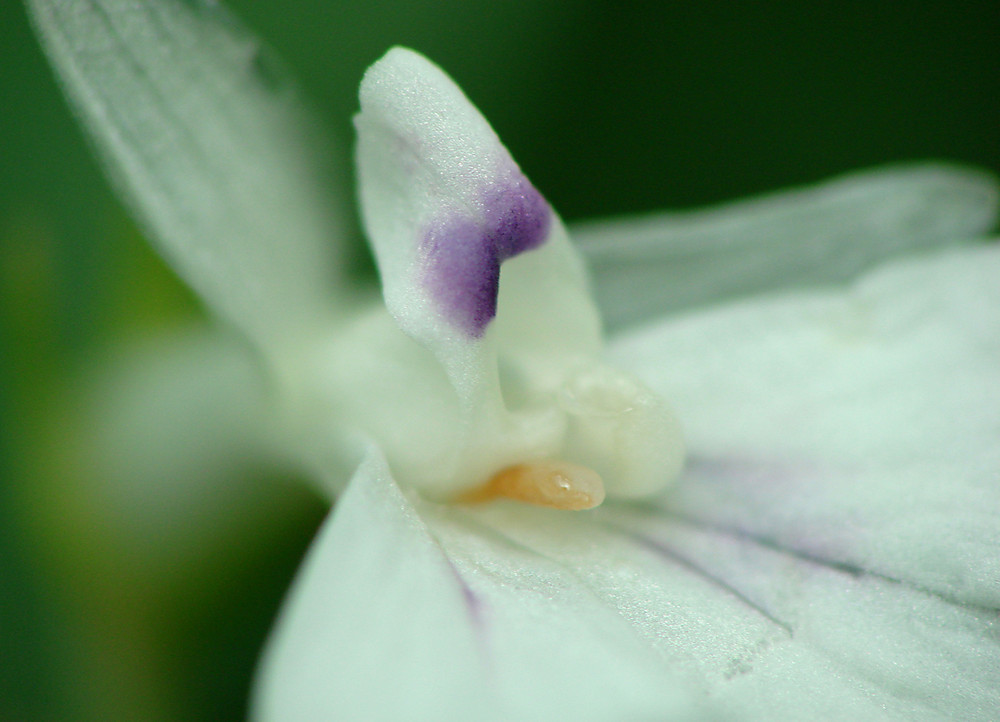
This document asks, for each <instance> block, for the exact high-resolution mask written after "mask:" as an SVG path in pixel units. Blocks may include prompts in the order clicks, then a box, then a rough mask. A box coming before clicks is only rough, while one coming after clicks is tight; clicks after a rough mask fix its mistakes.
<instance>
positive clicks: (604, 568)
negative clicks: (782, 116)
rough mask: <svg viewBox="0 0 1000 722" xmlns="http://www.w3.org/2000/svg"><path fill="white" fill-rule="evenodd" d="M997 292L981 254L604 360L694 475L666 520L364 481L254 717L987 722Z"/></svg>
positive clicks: (991, 702) (703, 327)
mask: <svg viewBox="0 0 1000 722" xmlns="http://www.w3.org/2000/svg"><path fill="white" fill-rule="evenodd" d="M998 273H1000V249H997V248H995V247H994V248H983V249H979V250H969V251H965V252H963V253H954V254H951V255H945V256H939V257H936V258H933V259H928V260H923V261H914V262H910V263H907V264H901V265H898V266H896V267H893V268H890V269H887V270H885V271H883V272H881V273H878V274H875V275H873V276H871V277H870V278H868V279H866V280H865V281H864V282H862V283H861V284H860V285H859V286H858V287H857V288H856V289H854V290H853V291H851V292H850V293H846V294H845V293H814V294H811V295H809V296H792V297H789V298H787V299H782V300H773V301H768V302H756V303H747V304H744V305H742V306H738V307H735V308H730V309H725V310H720V311H717V312H714V313H707V312H706V313H702V314H699V315H698V316H696V317H693V318H690V319H686V320H682V321H678V322H676V323H673V324H666V325H662V326H660V327H657V328H653V329H649V330H647V331H646V332H644V333H643V334H641V335H636V336H634V337H632V338H630V339H628V340H625V341H622V342H621V343H620V344H619V345H618V346H617V347H616V354H617V355H618V356H619V357H620V358H621V359H623V360H626V359H627V360H630V361H631V362H632V365H633V367H634V368H635V369H636V370H637V371H639V372H643V374H644V375H645V377H646V378H647V379H648V380H649V381H650V383H655V384H656V385H657V386H658V387H659V388H661V389H663V390H666V391H669V392H671V393H675V394H679V396H680V398H681V399H683V401H684V404H683V406H682V411H683V412H684V413H683V416H682V418H685V419H686V421H687V426H688V436H689V439H690V444H691V447H692V449H693V451H694V453H695V454H696V459H695V461H694V463H693V464H692V467H691V469H690V470H689V472H688V473H687V474H686V475H685V476H684V477H683V478H682V480H681V486H680V488H679V489H677V490H675V491H672V492H669V493H668V494H667V495H666V497H665V502H664V503H663V504H662V505H661V506H653V505H616V504H614V503H611V504H606V505H605V507H603V508H602V509H599V510H596V511H594V512H583V513H576V514H574V513H566V512H559V511H554V510H548V509H541V508H532V507H527V506H523V505H517V504H515V503H510V502H508V503H496V504H492V505H487V506H485V507H476V508H464V507H461V506H438V505H432V504H428V503H426V502H420V501H417V500H411V501H407V500H406V499H405V498H404V497H402V496H401V495H400V494H399V493H398V491H397V490H396V489H395V488H394V487H393V486H392V484H391V483H389V481H388V479H387V478H386V476H385V472H384V470H383V471H378V468H377V467H374V468H373V467H371V466H370V467H369V471H368V474H369V477H368V478H367V480H366V477H363V476H362V477H359V479H358V480H357V484H356V487H355V488H354V489H352V491H351V492H349V493H348V495H347V496H346V497H345V499H344V501H343V502H342V506H341V509H340V512H339V514H340V515H341V516H338V517H335V520H334V524H333V526H331V527H330V528H329V529H328V530H327V532H326V534H325V535H324V537H323V538H322V539H321V540H320V541H319V542H318V546H317V550H316V551H315V552H314V555H313V558H312V560H311V561H310V564H309V565H308V566H307V569H306V571H305V572H304V574H303V577H302V579H301V580H300V582H299V584H298V585H297V589H296V593H295V595H294V596H293V598H292V600H291V604H290V606H289V611H288V612H287V615H286V617H285V619H284V622H283V624H282V626H281V627H280V628H279V631H278V633H277V635H276V637H275V641H274V645H273V647H272V650H271V654H270V656H269V664H268V665H267V666H265V668H264V669H265V674H264V675H263V677H262V682H263V686H262V688H261V689H262V690H263V694H262V696H261V699H262V700H263V701H264V702H265V703H268V702H270V703H271V704H270V705H268V704H264V705H262V706H261V708H260V709H262V710H264V711H265V712H266V713H268V714H264V715H262V716H263V717H264V718H273V719H295V717H292V716H291V714H290V712H291V711H294V710H295V709H296V707H295V705H296V704H298V703H301V702H302V701H303V700H305V701H307V702H308V703H310V704H317V705H320V704H321V703H325V704H327V705H331V706H328V707H326V708H322V707H315V708H313V709H312V710H310V711H327V712H330V711H333V710H334V709H336V710H338V711H339V710H340V709H341V707H340V706H339V705H345V704H350V705H352V706H350V707H348V708H347V712H348V714H347V715H346V718H350V717H351V716H352V715H359V716H360V715H364V714H365V713H366V712H371V711H372V710H374V713H373V714H370V715H369V716H371V717H374V718H378V717H379V716H382V717H391V716H392V715H393V714H395V713H396V712H398V710H394V709H388V710H387V711H386V712H384V713H383V709H385V708H384V707H382V706H381V705H384V704H391V701H385V700H384V699H383V698H384V697H386V695H384V694H380V693H378V692H379V691H381V690H385V689H388V688H389V686H390V685H391V684H400V685H403V686H404V687H405V685H407V684H409V680H411V679H414V678H415V679H417V680H419V684H421V685H427V686H429V687H430V688H432V689H441V688H440V686H439V685H441V684H442V682H441V680H449V679H454V680H455V684H456V685H457V690H448V691H449V692H450V694H451V695H453V697H451V696H449V697H448V698H447V699H451V698H454V699H457V700H458V704H457V706H455V707H444V706H443V705H445V704H447V699H446V698H439V697H436V696H433V695H431V696H432V697H433V703H432V706H431V707H429V708H428V707H423V706H419V705H415V706H413V707H411V708H407V710H406V712H407V714H408V716H410V717H416V718H419V717H420V716H421V714H423V711H424V710H425V709H428V710H429V711H428V714H427V716H428V717H431V718H433V717H437V718H439V719H477V718H489V716H490V715H491V714H492V713H493V711H494V710H500V711H499V713H498V714H499V716H501V717H505V716H506V717H507V718H521V717H522V716H528V717H529V718H530V717H531V716H532V714H533V715H534V716H535V717H538V718H542V719H545V718H553V717H570V718H572V717H573V716H574V715H575V714H577V713H581V714H582V715H583V716H584V717H589V718H596V719H602V718H603V719H615V720H617V719H633V718H652V719H663V718H669V716H668V715H669V714H670V713H669V712H668V711H667V709H664V708H662V707H657V704H664V705H666V706H667V708H669V707H673V706H676V705H678V704H679V698H678V695H677V691H676V690H677V688H676V685H677V683H678V681H681V682H682V683H683V684H684V688H685V690H686V692H688V693H689V694H691V695H693V696H694V697H695V698H698V699H705V700H707V701H708V702H710V703H712V704H713V705H718V706H721V707H723V708H724V709H727V710H728V711H730V712H731V713H732V718H733V719H739V720H762V721H763V720H775V719H830V720H854V719H899V720H904V719H905V720H939V719H947V718H953V719H962V720H984V721H985V720H993V719H995V718H996V716H997V712H998V710H1000V633H998V621H997V615H998V608H1000V598H998V596H1000V595H998V594H997V583H996V580H997V579H1000V573H998V566H1000V562H998V561H997V560H998V558H1000V555H998V554H997V551H998V548H1000V538H998V537H1000V513H998V512H1000V509H998V508H997V507H998V499H1000V484H998V481H997V479H998V477H997V469H998V468H1000V459H998V452H997V451H996V443H995V440H996V438H997V436H998V433H1000V428H998V426H1000V418H998V411H997V409H1000V404H998V401H1000V399H998V398H997V395H998V393H1000V379H998V375H1000V371H998V366H997V364H996V362H995V361H996V358H997V357H998V354H1000V323H998V319H997V316H998V314H1000V298H998V295H1000V294H998V291H997V290H996V289H997V284H995V283H994V280H995V278H996V277H997V274H998ZM941 379H945V380H946V381H947V383H943V382H941ZM682 392H683V393H682ZM932 412H933V413H932ZM361 501H364V502H365V504H367V505H368V508H367V510H363V507H364V505H363V504H362V503H361ZM417 512H419V515H418V514H417ZM341 519H343V521H344V524H339V522H340V521H341ZM338 525H339V526H340V527H341V528H346V529H348V530H349V533H347V532H338V531H337V529H338ZM390 530H392V531H390ZM901 532H902V535H901V536H899V535H900V533H901ZM372 549H374V550H375V551H374V552H373V551H372ZM409 549H413V550H414V552H413V554H409V553H408V552H407V551H406V550H409ZM324 559H326V560H328V561H326V562H324V561H322V560H324ZM329 560H334V561H333V562H331V561H329ZM411 563H413V564H417V563H419V564H423V565H424V569H423V570H422V571H419V572H418V571H416V570H415V569H413V568H412V566H411ZM400 589H402V590H404V591H396V590H400ZM380 593H381V594H380ZM397 595H398V596H405V598H406V600H408V601H399V599H398V596H397ZM393 600H395V601H393ZM303 609H304V610H307V611H305V612H303V611H301V610H303ZM442 610H443V614H442ZM438 614H441V616H436V615H438ZM442 616H443V617H444V619H443V620H442V618H441V617H442ZM386 625H391V626H390V627H389V629H388V630H387V629H386ZM328 630H334V632H335V633H328ZM388 635H391V637H392V640H391V641H385V639H384V638H385V637H386V636H388ZM400 640H402V641H400ZM477 644H478V645H480V647H478V648H477V647H476V645H477ZM412 647H416V648H418V649H423V648H425V647H426V648H434V649H437V650H438V651H439V654H438V655H437V656H436V657H433V658H432V657H431V656H427V657H419V656H416V657H415V656H414V652H413V651H412ZM384 650H388V651H384ZM482 650H486V651H485V652H483V651H482ZM368 654H370V655H371V657H364V656H362V657H361V658H362V659H363V660H365V664H366V665H368V664H371V665H376V669H379V670H380V671H384V672H385V673H386V674H395V675H397V676H396V677H393V678H392V681H391V682H383V678H381V677H377V678H375V679H374V681H373V674H372V672H371V671H370V669H369V668H368V666H361V667H359V666H357V665H354V664H352V661H351V660H352V659H353V658H355V657H357V656H359V655H368ZM476 654H482V655H484V658H486V659H489V660H490V664H489V665H483V664H481V663H479V662H478V661H477V660H476V657H475V655H476ZM369 659H371V660H372V661H371V662H368V661H367V660H369ZM414 659H415V660H416V662H415V663H413V664H409V665H407V664H406V662H408V661H409V662H413V660H414ZM400 661H402V662H403V664H402V665H400V664H399V662H400ZM379 664H381V665H389V664H391V665H392V667H391V668H390V667H385V668H380V667H377V665H379ZM455 669H458V670H460V674H463V675H467V676H465V677H462V676H459V677H454V678H453V677H451V676H449V675H451V674H452V671H453V670H455ZM484 669H485V670H486V671H483V670H484ZM560 673H562V675H560ZM477 674H482V675H483V676H484V677H486V679H489V680H490V682H489V684H488V689H489V691H488V692H486V693H484V692H482V686H481V685H483V677H479V676H477ZM487 675H489V676H487ZM581 680H585V682H586V684H584V685H583V686H576V685H579V684H580V681H581ZM435 685H438V686H435ZM587 685H589V687H588V686H587ZM372 686H374V687H375V689H376V690H377V693H375V694H368V693H367V690H369V689H371V688H372ZM567 689H568V690H569V692H567ZM352 690H354V691H358V692H359V693H358V695H357V696H355V697H352V696H351V694H350V692H351V691H352ZM362 690H363V691H365V693H362V692H361V691H362ZM592 690H596V693H594V694H590V692H591V691H592ZM463 693H468V694H471V695H474V696H476V698H477V702H478V700H480V699H482V700H485V702H482V703H479V704H478V705H474V706H471V707H470V706H467V705H468V704H469V702H468V698H465V697H463ZM327 694H329V695H333V696H331V697H326V698H324V695H327ZM480 695H482V696H480ZM324 699H325V702H324ZM416 699H418V700H420V702H421V703H423V701H424V700H425V699H426V697H416ZM359 700H360V701H359ZM278 701H280V702H281V704H277V703H276V702H278ZM576 702H581V704H580V707H579V708H578V707H576V706H574V704H575V703H576ZM355 704H361V705H368V706H367V707H366V708H365V707H362V708H361V709H360V710H359V708H357V707H354V706H353V705H355ZM434 704H436V705H438V706H433V705H434ZM332 705H338V706H336V707H333V706H332ZM462 705H466V706H465V707H463V706H462ZM518 705H523V707H519V706H518ZM633 705H634V706H633ZM414 710H416V712H415V713H414ZM563 713H564V714H563ZM643 715H645V716H643Z"/></svg>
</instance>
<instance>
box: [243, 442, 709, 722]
mask: <svg viewBox="0 0 1000 722" xmlns="http://www.w3.org/2000/svg"><path fill="white" fill-rule="evenodd" d="M448 516H449V511H448V507H440V506H438V505H434V504H428V503H426V502H422V501H420V500H419V499H416V498H408V497H407V496H406V495H404V494H403V493H402V492H401V491H400V489H399V487H398V486H396V484H395V482H394V481H393V480H392V478H391V476H390V474H389V470H388V468H387V466H386V465H385V462H384V460H382V459H381V458H380V456H379V455H378V454H376V453H373V454H371V455H370V456H369V458H368V459H367V460H366V461H365V463H364V464H363V465H362V467H361V468H360V469H359V470H358V473H357V474H356V476H355V478H354V479H353V480H352V482H351V484H350V486H349V487H348V490H347V491H346V492H345V494H344V496H343V497H342V498H341V500H340V502H339V504H338V506H337V508H336V509H335V511H334V512H333V515H332V518H331V519H329V520H328V521H327V523H326V524H325V526H324V528H323V529H322V530H321V531H320V533H319V536H318V538H317V540H316V541H315V542H314V545H313V548H312V550H311V551H310V553H309V556H308V558H307V560H306V562H305V564H304V566H303V568H302V569H301V570H300V573H299V578H298V579H297V580H296V583H295V585H294V586H293V589H292V592H291V594H290V596H289V599H288V600H287V601H286V604H285V608H284V610H283V611H282V614H281V617H280V619H279V623H278V625H277V627H276V629H275V630H274V632H273V634H272V638H271V640H270V642H269V645H268V649H267V652H266V654H265V657H264V659H263V662H262V666H261V669H260V670H259V679H258V684H257V687H256V691H257V696H256V699H255V704H254V717H255V718H256V719H260V720H282V721H285V720H287V721H289V722H294V721H296V720H318V719H341V720H394V719H407V720H452V719H455V720H457V719H462V720H473V719H475V720H478V719H495V720H503V719H525V720H547V719H562V718H566V719H580V720H600V719H667V718H669V719H679V720H683V719H698V720H703V719H705V717H704V716H703V715H700V714H699V715H694V713H693V709H692V705H691V702H690V700H687V699H686V697H687V694H686V691H685V690H684V689H683V688H682V687H681V686H680V685H679V680H678V679H675V678H674V677H672V676H671V675H670V674H668V673H667V672H666V670H665V667H664V666H663V665H662V663H660V662H659V660H657V658H656V655H655V654H653V653H652V652H651V650H649V649H647V648H646V647H645V646H644V645H643V644H640V643H639V641H638V640H637V639H635V637H634V635H632V634H631V633H630V631H629V626H628V624H627V623H626V621H625V620H624V619H622V618H621V617H620V616H619V615H618V614H617V613H616V612H615V611H614V610H612V609H609V608H608V607H606V606H605V605H604V604H602V603H600V602H598V601H597V600H596V599H595V598H594V596H593V595H592V594H591V593H590V592H589V591H587V590H586V589H584V588H582V587H581V585H580V583H579V580H578V579H577V578H576V574H575V572H573V571H572V570H569V569H565V568H561V567H560V566H559V565H558V564H555V563H549V562H547V561H545V560H539V559H538V558H537V557H534V556H533V555H531V554H527V555H526V556H527V559H528V561H527V562H526V563H525V561H524V559H523V558H522V556H525V555H524V554H523V553H514V554H512V555H511V557H510V558H509V559H503V560H501V565H502V567H504V566H506V567H510V568H513V566H512V565H513V564H514V563H516V564H517V565H518V566H519V567H521V568H522V571H523V573H524V575H523V576H522V577H521V578H519V579H514V580H513V582H514V583H513V584H511V581H512V580H511V579H509V578H508V577H509V575H508V574H507V569H505V568H501V569H500V570H497V573H496V574H491V572H490V571H489V570H487V569H484V568H479V565H478V564H477V563H476V562H474V561H471V560H468V559H466V558H464V557H463V556H461V555H456V554H451V553H448V554H446V552H445V550H444V549H442V547H441V545H440V543H439V542H438V540H437V539H436V538H435V536H434V534H433V529H432V527H430V526H429V524H434V523H437V521H438V520H440V519H444V518H447V517H448ZM469 541H470V544H472V545H475V544H476V540H475V535H470V540H469ZM483 543H484V544H487V545H488V543H489V542H488V541H486V540H483ZM469 549H470V550H471V549H472V547H470V548H469ZM487 563H488V562H487ZM470 585H474V586H470Z"/></svg>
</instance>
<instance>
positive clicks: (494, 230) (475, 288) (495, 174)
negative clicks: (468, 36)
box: [356, 48, 599, 393]
mask: <svg viewBox="0 0 1000 722" xmlns="http://www.w3.org/2000/svg"><path fill="white" fill-rule="evenodd" d="M360 98H361V113H360V115H358V117H357V118H356V125H357V129H358V171H359V179H360V196H361V207H362V212H363V216H364V221H365V226H366V228H367V231H368V235H369V238H370V239H371V242H372V245H373V247H374V249H375V255H376V259H377V261H378V265H379V270H380V272H381V276H382V286H383V293H384V295H385V300H386V305H387V306H388V308H389V311H390V312H391V313H392V314H393V315H394V316H395V318H396V319H397V321H398V322H399V323H400V325H401V326H402V328H403V330H404V331H406V332H407V333H408V334H410V335H411V336H413V337H414V338H416V339H418V340H419V341H421V342H422V343H424V344H425V345H427V346H428V347H429V348H431V349H432V350H433V351H434V352H435V354H436V355H437V356H438V357H439V358H440V359H441V362H442V363H443V364H444V365H445V366H446V368H448V370H449V373H450V374H451V375H452V377H453V379H454V380H455V382H456V386H457V387H458V388H459V390H460V393H464V387H467V386H469V384H470V381H469V379H470V377H473V376H481V375H482V374H476V373H473V371H472V369H473V368H475V367H476V366H477V365H482V364H488V360H487V359H489V357H490V356H491V353H492V352H491V350H490V349H489V348H488V345H489V343H494V341H493V340H492V339H484V336H487V335H488V334H487V330H488V329H490V328H492V327H493V326H494V324H493V320H494V317H496V320H497V324H496V326H498V327H499V328H498V330H497V332H496V335H499V337H500V338H498V339H496V341H495V343H497V344H498V346H500V347H501V350H502V351H503V352H504V353H506V354H514V355H517V354H526V355H530V356H533V357H543V358H544V357H546V356H547V355H549V351H550V350H551V349H556V354H555V355H556V356H557V357H559V358H565V357H567V356H571V355H573V354H580V353H593V352H594V351H595V350H596V349H597V348H599V334H598V328H599V321H598V317H597V312H596V309H595V308H594V306H593V303H592V302H591V301H590V298H589V293H588V290H587V286H586V278H585V275H584V271H583V267H582V265H581V263H580V261H579V259H578V258H577V256H576V254H575V252H574V251H573V249H572V248H571V247H570V245H569V242H568V240H567V238H566V235H565V231H564V229H563V227H562V223H561V222H560V220H559V219H558V217H557V216H556V215H555V214H554V213H553V211H552V209H551V208H549V205H548V203H546V201H545V199H544V198H542V196H541V195H540V194H539V193H538V191H537V190H535V188H534V187H533V186H532V185H531V183H530V182H529V181H528V179H527V178H526V177H525V176H524V174H523V173H522V172H521V171H520V169H519V168H518V167H517V164H516V163H515V162H514V160H513V159H512V158H511V157H510V154H509V153H508V152H507V150H506V149H505V148H504V147H503V145H502V144H501V143H500V140H499V138H497V136H496V134H495V133H494V132H493V129H492V128H490V126H489V124H488V123H487V122H486V120H485V119H484V118H483V117H482V116H481V115H480V114H479V112H478V111H477V110H476V109H475V108H474V107H473V106H472V104H471V103H470V102H469V101H468V99H467V98H466V97H465V95H464V94H463V93H462V91H461V90H460V89H459V88H458V86H457V85H455V83H454V82H453V81H452V80H451V79H450V78H449V77H448V76H447V75H445V74H444V72H442V71H441V70H440V69H439V68H438V67H437V66H435V65H434V64H433V63H431V62H430V61H428V60H427V59H425V58H424V57H423V56H421V55H418V54H417V53H414V52H413V51H411V50H407V49H404V48H394V49H392V50H390V51H389V52H388V53H387V54H386V55H385V57H383V58H382V59H381V60H380V61H378V62H377V63H375V64H374V65H373V66H372V67H371V68H369V70H368V71H367V73H366V74H365V78H364V80H363V81H362V83H361V92H360ZM508 259H510V260H509V262H508V263H506V264H504V267H503V282H502V284H501V283H500V264H501V263H503V262H504V261H508ZM487 375H488V374H487Z"/></svg>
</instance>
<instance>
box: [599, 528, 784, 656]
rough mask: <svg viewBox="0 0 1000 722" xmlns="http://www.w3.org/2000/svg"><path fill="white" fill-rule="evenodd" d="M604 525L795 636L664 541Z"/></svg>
mask: <svg viewBox="0 0 1000 722" xmlns="http://www.w3.org/2000/svg"><path fill="white" fill-rule="evenodd" d="M604 523H605V524H606V525H607V526H609V527H610V528H612V529H613V530H614V531H615V532H616V533H617V534H620V535H622V536H625V537H627V538H629V539H631V540H632V541H633V542H635V543H636V544H638V545H639V546H641V547H643V548H645V549H648V550H650V551H652V552H655V553H656V554H658V555H660V556H662V557H666V558H667V559H669V560H670V561H672V562H674V563H676V564H679V565H680V566H682V567H684V568H685V569H687V570H688V571H690V572H692V573H694V574H696V575H697V576H700V577H701V578H703V579H705V580H707V581H708V582H710V583H711V584H713V585H715V586H716V587H719V588H720V589H723V590H725V591H726V592H727V593H728V594H730V595H732V596H733V597H734V598H736V599H737V600H739V601H740V602H742V603H743V604H745V605H747V606H748V607H750V608H751V609H753V610H754V611H756V612H757V613H758V614H760V615H761V616H762V617H764V618H765V619H767V620H768V621H770V622H772V623H773V624H775V625H777V626H778V627H781V628H782V629H783V630H785V632H787V633H788V635H789V636H790V637H791V636H794V635H795V632H794V630H793V629H792V626H791V625H790V624H789V623H788V622H786V621H784V620H782V619H779V618H778V617H776V616H775V615H774V614H772V613H771V612H769V611H768V610H767V609H765V608H764V607H763V606H761V605H760V604H759V603H757V602H755V601H754V600H753V599H751V598H750V597H748V596H747V595H746V594H744V593H743V592H742V591H740V590H739V589H737V588H736V587H734V586H733V585H732V584H730V583H729V582H727V581H726V580H725V579H723V578H722V577H719V576H716V575H715V574H713V573H711V572H710V571H708V569H706V568H704V567H702V566H701V565H699V564H698V563H696V562H695V561H693V560H691V559H689V558H688V557H686V556H684V555H683V554H680V553H679V552H678V551H676V550H675V549H673V548H671V547H670V546H668V545H667V544H666V543H664V542H663V541H660V540H659V539H654V538H652V537H649V536H646V535H645V534H639V533H637V532H635V531H632V530H631V529H626V528H624V527H621V526H619V525H617V524H614V523H612V522H609V521H607V520H605V521H604Z"/></svg>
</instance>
